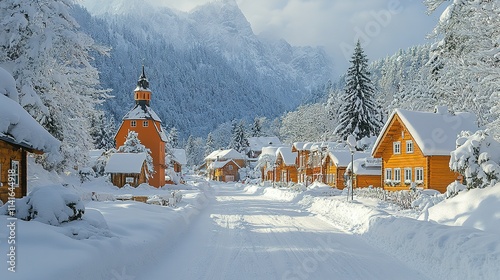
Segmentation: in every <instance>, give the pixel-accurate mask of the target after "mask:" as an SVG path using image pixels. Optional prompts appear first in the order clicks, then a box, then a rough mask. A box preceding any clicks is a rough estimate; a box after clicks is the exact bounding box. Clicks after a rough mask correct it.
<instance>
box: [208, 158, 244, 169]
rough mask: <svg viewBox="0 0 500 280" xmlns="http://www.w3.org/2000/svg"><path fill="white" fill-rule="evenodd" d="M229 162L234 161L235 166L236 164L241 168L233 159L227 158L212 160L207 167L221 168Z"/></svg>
mask: <svg viewBox="0 0 500 280" xmlns="http://www.w3.org/2000/svg"><path fill="white" fill-rule="evenodd" d="M230 162H234V164H235V165H236V166H238V168H241V166H239V165H238V164H237V163H236V162H235V161H234V160H232V159H228V160H224V161H214V162H212V163H211V164H210V166H209V168H210V169H219V168H223V167H224V166H226V165H227V164H228V163H230Z"/></svg>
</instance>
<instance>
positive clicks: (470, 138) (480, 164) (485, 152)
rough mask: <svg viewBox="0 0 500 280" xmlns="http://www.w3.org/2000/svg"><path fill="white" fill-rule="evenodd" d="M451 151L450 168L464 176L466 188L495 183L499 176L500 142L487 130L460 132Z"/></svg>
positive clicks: (482, 186)
mask: <svg viewBox="0 0 500 280" xmlns="http://www.w3.org/2000/svg"><path fill="white" fill-rule="evenodd" d="M457 147H458V148H457V149H456V150H455V151H452V152H451V154H450V155H451V158H450V169H451V170H453V171H456V172H458V173H460V174H462V176H463V177H464V180H465V184H466V185H467V188H468V189H474V188H485V187H488V186H493V185H495V183H496V182H498V180H499V178H500V166H499V164H498V163H499V162H500V143H499V142H497V141H496V140H495V139H493V137H492V136H490V135H489V134H488V132H487V131H483V130H478V131H477V132H475V133H474V134H471V133H470V132H462V133H461V135H459V137H458V139H457Z"/></svg>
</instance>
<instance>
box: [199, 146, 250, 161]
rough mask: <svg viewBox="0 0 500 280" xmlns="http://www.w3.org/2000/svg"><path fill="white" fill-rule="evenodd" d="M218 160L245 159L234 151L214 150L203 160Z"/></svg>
mask: <svg viewBox="0 0 500 280" xmlns="http://www.w3.org/2000/svg"><path fill="white" fill-rule="evenodd" d="M217 158H219V160H227V159H245V157H244V156H243V155H242V154H240V153H238V151H236V150H235V149H228V150H215V151H213V152H212V153H210V154H209V155H208V156H207V157H205V160H216V159H217Z"/></svg>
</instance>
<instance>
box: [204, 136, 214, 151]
mask: <svg viewBox="0 0 500 280" xmlns="http://www.w3.org/2000/svg"><path fill="white" fill-rule="evenodd" d="M213 151H215V143H214V138H213V136H212V133H211V132H210V133H208V136H207V141H206V144H205V154H204V156H205V157H206V156H208V155H209V154H210V153H212V152H213Z"/></svg>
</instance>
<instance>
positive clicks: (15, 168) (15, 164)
mask: <svg viewBox="0 0 500 280" xmlns="http://www.w3.org/2000/svg"><path fill="white" fill-rule="evenodd" d="M10 178H12V179H10ZM10 182H12V183H14V186H16V187H18V186H19V161H17V160H13V161H11V162H10V170H9V183H10Z"/></svg>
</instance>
